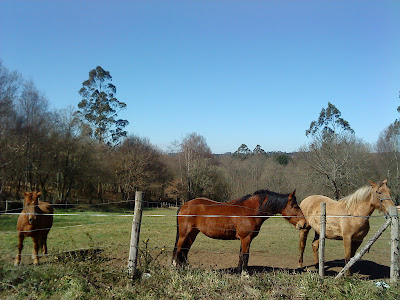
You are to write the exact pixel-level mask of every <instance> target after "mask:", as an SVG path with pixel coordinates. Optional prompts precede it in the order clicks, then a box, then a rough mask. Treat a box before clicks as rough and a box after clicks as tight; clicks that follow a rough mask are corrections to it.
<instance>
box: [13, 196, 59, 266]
mask: <svg viewBox="0 0 400 300" xmlns="http://www.w3.org/2000/svg"><path fill="white" fill-rule="evenodd" d="M40 195H41V193H40V192H39V193H38V192H32V193H24V196H25V198H24V208H23V210H22V211H21V213H20V215H19V217H18V222H17V230H18V254H17V257H16V258H15V262H14V265H16V266H17V265H19V264H20V263H21V252H22V248H23V246H24V244H23V243H24V239H25V237H32V240H33V254H32V258H33V263H34V264H38V263H39V258H38V252H39V250H40V249H41V250H43V254H47V235H48V234H49V231H50V228H51V226H52V225H53V215H52V214H53V207H52V206H51V205H50V204H49V203H47V202H42V201H39V196H40Z"/></svg>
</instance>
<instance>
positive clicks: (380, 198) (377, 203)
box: [368, 179, 394, 215]
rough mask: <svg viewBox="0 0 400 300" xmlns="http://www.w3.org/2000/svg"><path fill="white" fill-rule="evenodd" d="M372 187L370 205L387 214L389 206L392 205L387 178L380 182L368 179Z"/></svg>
mask: <svg viewBox="0 0 400 300" xmlns="http://www.w3.org/2000/svg"><path fill="white" fill-rule="evenodd" d="M368 182H369V183H370V185H371V187H372V191H371V194H372V197H371V205H372V206H373V207H374V208H375V209H378V210H379V211H382V212H383V213H384V214H385V215H388V214H389V207H391V206H394V203H393V199H392V196H391V195H390V189H389V188H388V186H387V179H385V180H384V181H382V182H378V183H375V182H372V181H370V180H368Z"/></svg>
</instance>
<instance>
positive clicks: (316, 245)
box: [312, 232, 319, 267]
mask: <svg viewBox="0 0 400 300" xmlns="http://www.w3.org/2000/svg"><path fill="white" fill-rule="evenodd" d="M318 248H319V234H318V233H317V232H315V236H314V241H313V243H312V249H313V253H314V263H315V266H316V267H317V266H318V263H319V259H318V258H319V255H318Z"/></svg>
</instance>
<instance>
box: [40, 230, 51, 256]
mask: <svg viewBox="0 0 400 300" xmlns="http://www.w3.org/2000/svg"><path fill="white" fill-rule="evenodd" d="M48 234H49V232H48V231H47V232H43V234H42V238H41V245H40V248H41V249H42V251H43V254H45V255H47V254H48V253H47V235H48Z"/></svg>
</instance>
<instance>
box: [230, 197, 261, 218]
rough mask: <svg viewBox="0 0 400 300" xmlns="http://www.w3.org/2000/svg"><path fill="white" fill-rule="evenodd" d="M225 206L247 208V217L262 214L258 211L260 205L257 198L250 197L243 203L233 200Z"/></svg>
mask: <svg viewBox="0 0 400 300" xmlns="http://www.w3.org/2000/svg"><path fill="white" fill-rule="evenodd" d="M227 204H230V205H234V206H239V207H244V208H247V209H246V214H247V215H252V216H257V215H261V214H263V213H262V212H260V209H259V208H260V203H259V201H258V197H254V196H252V197H250V198H248V199H246V200H244V201H240V200H233V201H231V202H228V203H227Z"/></svg>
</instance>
